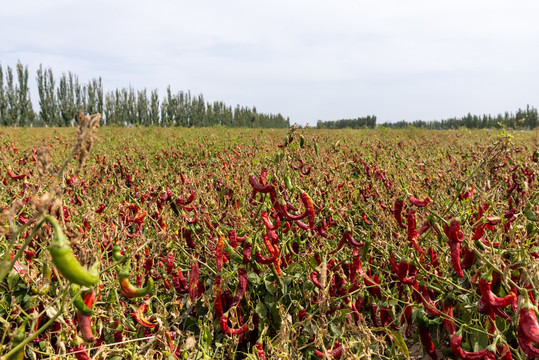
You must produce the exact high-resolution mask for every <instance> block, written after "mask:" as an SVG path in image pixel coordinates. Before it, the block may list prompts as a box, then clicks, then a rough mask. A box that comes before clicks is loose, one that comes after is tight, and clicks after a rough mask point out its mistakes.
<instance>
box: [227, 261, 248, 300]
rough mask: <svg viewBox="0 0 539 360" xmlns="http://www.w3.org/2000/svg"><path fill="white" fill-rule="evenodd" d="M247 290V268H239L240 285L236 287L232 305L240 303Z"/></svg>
mask: <svg viewBox="0 0 539 360" xmlns="http://www.w3.org/2000/svg"><path fill="white" fill-rule="evenodd" d="M245 291H247V270H245V269H244V268H238V287H237V288H236V293H235V294H234V298H233V299H232V303H231V304H230V306H231V307H233V306H236V305H238V304H239V303H240V301H241V299H242V298H243V295H245Z"/></svg>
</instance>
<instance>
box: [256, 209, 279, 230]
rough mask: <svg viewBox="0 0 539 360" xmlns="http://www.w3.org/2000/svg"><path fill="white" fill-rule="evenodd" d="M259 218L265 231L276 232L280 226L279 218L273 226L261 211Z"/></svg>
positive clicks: (264, 212) (266, 214) (267, 216)
mask: <svg viewBox="0 0 539 360" xmlns="http://www.w3.org/2000/svg"><path fill="white" fill-rule="evenodd" d="M260 217H261V218H262V222H263V223H264V226H266V229H267V230H277V229H278V228H279V226H281V220H280V219H279V218H277V220H276V223H275V225H273V224H272V223H271V221H270V219H269V215H268V213H267V212H266V211H262V212H261V213H260Z"/></svg>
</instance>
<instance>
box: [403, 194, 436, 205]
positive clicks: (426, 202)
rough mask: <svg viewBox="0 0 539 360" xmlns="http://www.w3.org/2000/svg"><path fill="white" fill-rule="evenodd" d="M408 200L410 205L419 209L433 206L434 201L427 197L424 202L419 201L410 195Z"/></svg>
mask: <svg viewBox="0 0 539 360" xmlns="http://www.w3.org/2000/svg"><path fill="white" fill-rule="evenodd" d="M408 200H409V201H410V203H411V204H412V205H414V206H417V207H425V206H427V205H428V204H431V203H432V200H431V199H430V197H428V196H427V197H426V198H425V199H424V200H419V199H417V198H416V197H414V196H412V195H410V196H409V197H408Z"/></svg>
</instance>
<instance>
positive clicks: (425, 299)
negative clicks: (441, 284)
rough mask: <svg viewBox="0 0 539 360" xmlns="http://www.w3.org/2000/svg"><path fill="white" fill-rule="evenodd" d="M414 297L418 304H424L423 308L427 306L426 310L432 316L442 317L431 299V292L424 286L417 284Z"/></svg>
mask: <svg viewBox="0 0 539 360" xmlns="http://www.w3.org/2000/svg"><path fill="white" fill-rule="evenodd" d="M413 295H414V299H415V300H416V301H417V302H421V303H423V306H425V309H427V310H428V312H429V313H430V314H431V315H432V316H434V317H439V316H440V311H439V310H438V309H437V308H436V305H435V304H434V302H433V301H432V299H431V298H430V294H429V290H428V289H427V287H426V286H425V285H424V284H417V285H416V286H414V292H413Z"/></svg>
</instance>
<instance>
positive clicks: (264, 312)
mask: <svg viewBox="0 0 539 360" xmlns="http://www.w3.org/2000/svg"><path fill="white" fill-rule="evenodd" d="M255 312H256V313H257V314H258V316H260V318H263V319H265V318H266V317H267V316H268V309H267V308H266V306H265V305H264V304H263V303H262V302H261V301H260V302H258V304H256V308H255Z"/></svg>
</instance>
